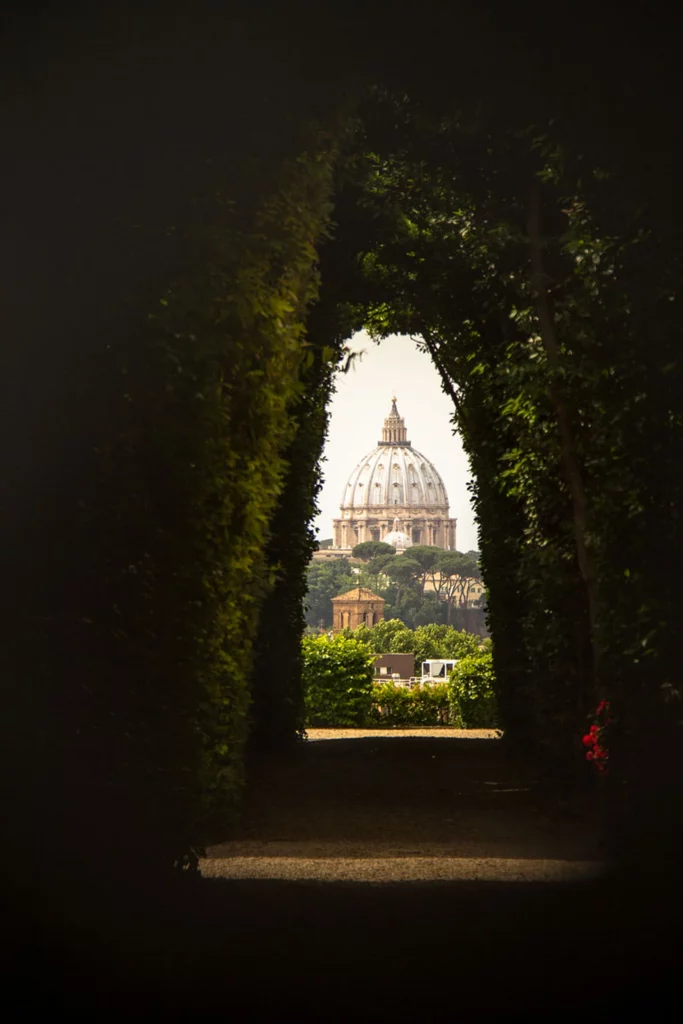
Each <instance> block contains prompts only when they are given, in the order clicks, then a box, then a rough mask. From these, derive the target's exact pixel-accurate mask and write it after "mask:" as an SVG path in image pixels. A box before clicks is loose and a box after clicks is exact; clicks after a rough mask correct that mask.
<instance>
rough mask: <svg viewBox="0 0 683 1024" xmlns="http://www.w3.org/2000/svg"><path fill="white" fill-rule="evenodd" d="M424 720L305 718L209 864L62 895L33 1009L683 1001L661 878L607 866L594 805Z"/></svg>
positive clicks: (199, 1011) (422, 1009)
mask: <svg viewBox="0 0 683 1024" xmlns="http://www.w3.org/2000/svg"><path fill="white" fill-rule="evenodd" d="M419 733H420V734H419V735H417V736H410V735H405V734H403V735H402V734H401V733H400V732H396V733H392V734H391V735H390V736H389V737H386V736H380V735H376V734H368V733H365V734H364V735H363V736H358V735H356V738H350V737H348V736H343V735H342V734H341V733H340V732H338V731H335V733H334V736H335V737H336V738H334V739H332V738H330V734H329V733H328V734H326V733H324V732H317V731H315V730H311V732H310V740H309V741H307V742H306V743H304V744H302V745H301V746H300V747H299V748H298V749H296V750H294V751H293V752H291V753H289V754H287V755H280V756H278V757H273V758H271V759H270V760H265V761H263V762H262V763H261V764H260V766H259V767H258V770H255V771H252V777H251V785H250V790H249V793H248V797H247V800H246V806H245V811H244V815H243V818H242V821H241V824H240V826H239V829H238V830H237V831H235V832H234V833H233V834H232V835H231V836H230V837H229V838H226V839H225V841H224V842H221V843H217V844H216V845H215V846H213V847H211V848H210V849H209V850H208V856H207V857H206V858H205V859H203V860H202V862H201V866H202V875H203V877H200V878H196V879H193V878H191V877H190V878H187V879H182V880H178V881H177V882H176V883H175V885H174V886H173V887H172V889H168V888H166V887H165V886H162V887H161V888H160V890H159V891H158V892H155V891H154V890H153V888H152V889H150V888H149V887H147V886H146V885H144V884H143V885H142V886H140V887H139V888H138V889H137V890H136V891H135V892H134V893H132V894H131V895H128V896H126V895H125V894H123V893H121V892H120V891H116V892H111V893H110V892H108V891H107V890H106V889H103V890H102V891H101V892H100V893H99V894H98V897H97V899H92V900H91V901H88V903H87V904H86V905H84V906H82V907H79V908H78V911H77V913H75V914H72V917H73V920H72V922H71V924H70V925H69V927H68V928H67V927H66V925H65V919H66V916H67V912H68V910H69V908H67V907H64V908H63V909H62V910H61V912H60V919H59V921H57V922H56V924H55V932H54V935H52V936H51V938H50V941H46V943H45V945H46V947H48V948H49V949H50V955H49V957H48V956H42V957H37V958H36V962H37V968H36V970H37V972H38V974H39V976H40V980H41V985H40V987H39V986H37V985H36V984H35V983H32V984H31V985H28V986H26V985H23V987H22V989H21V1000H22V1005H23V1006H24V1007H25V1008H26V1009H28V1008H29V1006H30V1007H31V1008H34V1009H35V1008H37V1009H40V1010H41V1011H42V1010H43V1009H48V1010H49V1012H54V1008H55V1006H58V1007H59V1008H60V1010H67V1011H69V1010H74V1009H76V1010H83V1009H86V1010H88V1011H89V1012H90V1013H91V1014H92V1013H93V1012H95V1013H98V1012H100V1013H101V1014H102V1016H103V1019H111V1016H112V1013H115V1014H116V1017H115V1018H114V1019H118V1016H119V1015H120V1016H121V1017H124V1016H125V1017H128V1016H130V1015H131V1014H133V1015H134V1016H137V1017H139V1016H141V1015H143V1014H144V1015H146V1016H148V1017H150V1018H151V1019H156V1018H158V1017H159V1016H161V1018H162V1019H166V1018H170V1019H177V1018H179V1017H182V1018H183V1019H188V1020H195V1019H202V1018H203V1017H207V1016H210V1017H211V1018H212V1019H213V1018H214V1017H215V1019H221V1020H222V1019H225V1018H226V1017H230V1018H231V1019H235V1020H237V1021H240V1022H241V1021H245V1022H251V1021H259V1022H260V1021H262V1020H263V1021H280V1020H289V1019H297V1020H299V1021H302V1020H303V1021H305V1020H311V1021H316V1022H318V1021H325V1022H327V1021H337V1020H343V1021H349V1020H354V1021H357V1020H359V1021H365V1020H372V1021H380V1022H383V1021H394V1020H400V1021H411V1022H413V1021H414V1022H416V1024H422V1022H423V1021H427V1022H429V1021H432V1020H442V1019H443V1020H451V1019H459V1018H462V1017H463V1014H464V1019H465V1020H469V1019H472V1020H481V1019H486V1015H487V1014H488V1013H491V1014H493V1013H495V1014H496V1015H498V1014H503V1013H504V1014H505V1015H506V1016H509V1015H510V1014H511V1013H512V1015H513V1019H514V1017H515V1016H516V1015H519V1016H520V1017H522V1016H523V1017H524V1019H527V1020H528V1019H529V1015H530V1014H531V1015H538V1019H542V1020H544V1021H546V1020H555V1019H564V1015H566V1014H567V1013H568V1012H570V1013H572V1015H574V1016H579V1017H585V1016H589V1015H590V1017H594V1016H595V1015H596V1014H598V1015H600V1017H601V1019H604V1020H614V1019H616V1017H615V1014H619V1012H620V1011H623V1010H625V1009H628V1011H629V1013H630V1014H631V1016H632V1015H633V1014H634V1013H638V1012H639V1011H641V1010H642V1011H643V1013H646V1012H647V1014H648V1016H652V1014H653V1013H655V1012H661V1011H662V1010H664V1009H666V1010H667V1012H670V1009H671V1005H672V991H673V992H674V993H675V995H674V1000H676V999H678V1002H674V1004H673V1005H679V1003H680V987H679V979H680V969H679V955H678V947H677V945H676V944H672V943H671V942H669V940H668V938H667V936H668V931H669V926H671V927H673V926H675V927H676V928H678V922H677V916H676V915H677V907H676V906H675V902H674V901H672V900H671V896H670V893H669V892H666V891H664V892H662V893H660V894H659V895H657V896H653V895H652V893H650V892H648V893H646V894H644V895H642V894H639V893H638V891H637V890H635V889H634V888H633V887H629V886H628V885H624V883H623V881H621V882H618V881H614V879H613V878H612V877H611V876H610V875H607V876H606V877H605V878H599V877H596V873H597V871H598V870H599V862H600V845H599V835H598V831H597V829H596V827H595V824H594V821H593V816H592V815H591V814H590V813H584V814H582V815H577V814H575V816H574V817H573V818H569V817H568V816H567V815H566V814H565V815H561V814H559V813H558V812H557V810H556V809H551V808H549V807H547V806H546V805H545V804H542V803H541V801H540V799H539V793H540V791H539V789H538V788H537V786H536V782H537V780H533V779H530V778H528V777H526V776H525V773H524V772H523V771H522V770H521V769H520V767H519V765H516V764H515V763H514V762H513V761H512V760H511V759H510V758H509V756H508V755H507V753H506V749H505V744H504V743H501V742H499V741H498V740H497V739H494V738H491V736H490V735H489V737H488V738H485V737H483V736H478V737H477V738H474V737H473V734H470V735H469V736H466V737H464V736H462V735H460V736H459V735H454V734H453V733H448V732H439V735H438V737H434V736H430V735H429V734H428V731H425V730H419ZM667 906H668V907H669V918H668V924H667V923H664V924H663V923H662V907H665V908H666V907H667ZM76 926H77V927H76ZM67 939H68V941H67ZM39 997H40V999H39ZM34 1003H35V1007H34V1006H33V1004H34ZM35 1015H36V1014H35V1013H34V1016H35Z"/></svg>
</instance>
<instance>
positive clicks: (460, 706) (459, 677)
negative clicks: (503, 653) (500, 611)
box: [448, 649, 498, 729]
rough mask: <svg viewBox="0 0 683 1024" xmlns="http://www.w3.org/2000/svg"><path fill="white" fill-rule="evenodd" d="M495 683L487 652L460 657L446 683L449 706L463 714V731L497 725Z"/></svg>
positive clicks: (489, 654) (491, 660)
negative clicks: (448, 693)
mask: <svg viewBox="0 0 683 1024" xmlns="http://www.w3.org/2000/svg"><path fill="white" fill-rule="evenodd" d="M494 682H495V677H494V674H493V656H492V653H491V650H490V649H489V650H484V651H481V652H479V653H477V654H472V655H469V656H468V657H465V658H462V659H461V661H459V662H458V664H457V665H456V666H455V668H454V669H453V671H452V672H451V675H450V680H449V682H448V687H449V692H450V698H451V704H452V707H453V708H454V709H456V708H457V710H458V711H459V712H460V713H461V714H462V719H463V722H464V726H465V728H466V729H494V728H496V727H497V726H498V702H497V700H496V693H495V689H494Z"/></svg>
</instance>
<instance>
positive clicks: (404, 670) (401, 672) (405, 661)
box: [374, 653, 415, 683]
mask: <svg viewBox="0 0 683 1024" xmlns="http://www.w3.org/2000/svg"><path fill="white" fill-rule="evenodd" d="M374 657H375V682H376V683H382V682H384V681H385V680H386V681H387V682H388V681H389V680H390V679H393V678H395V677H398V678H399V679H412V678H413V676H414V675H415V655H414V654H403V653H402V654H375V656H374Z"/></svg>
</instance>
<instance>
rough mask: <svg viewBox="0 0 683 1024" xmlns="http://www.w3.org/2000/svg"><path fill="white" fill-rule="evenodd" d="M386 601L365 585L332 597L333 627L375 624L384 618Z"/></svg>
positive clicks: (343, 627) (337, 629)
mask: <svg viewBox="0 0 683 1024" xmlns="http://www.w3.org/2000/svg"><path fill="white" fill-rule="evenodd" d="M384 605H385V601H384V598H383V597H380V596H379V594H373V592H372V591H371V590H367V589H366V588H365V587H360V586H359V587H354V588H353V590H349V591H347V592H346V593H345V594H340V595H339V597H333V598H332V629H333V630H334V631H335V632H337V631H339V630H341V629H355V628H356V626H362V625H366V626H374V625H375V624H376V623H377V622H380V621H381V620H382V619H383V618H384Z"/></svg>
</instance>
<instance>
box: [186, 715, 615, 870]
mask: <svg viewBox="0 0 683 1024" xmlns="http://www.w3.org/2000/svg"><path fill="white" fill-rule="evenodd" d="M601 860H602V857H601V851H600V837H599V835H598V832H597V829H596V826H595V822H594V820H593V819H592V818H591V816H590V815H588V814H584V815H583V816H581V817H578V818H574V819H573V820H570V819H568V818H566V817H564V818H563V817H561V816H559V815H558V814H557V813H556V812H555V813H551V812H550V811H548V809H547V808H544V809H541V807H540V806H539V801H538V794H537V793H536V792H535V787H534V780H532V779H529V778H526V777H524V774H523V772H521V770H520V768H519V766H518V765H515V764H513V762H512V761H511V760H510V758H509V757H508V756H507V753H506V750H505V745H504V742H503V741H501V740H500V739H498V738H497V734H496V733H495V731H493V730H472V731H469V732H468V731H464V730H456V729H413V730H405V729H400V730H399V729H397V730H361V729H358V730H330V729H311V730H309V739H308V741H307V742H305V743H303V744H302V745H301V746H300V747H299V748H298V749H296V750H295V751H294V752H292V753H291V754H290V755H289V756H287V757H280V758H279V759H277V763H275V762H273V761H270V762H267V763H265V764H262V765H261V766H260V770H259V771H258V772H257V773H255V776H254V778H253V781H252V785H251V788H250V792H249V795H248V798H247V802H246V807H245V811H244V816H243V819H242V822H241V825H240V827H239V829H238V830H237V832H236V834H235V835H234V836H232V837H231V838H230V839H229V840H228V841H226V842H223V843H220V844H217V845H215V846H213V847H211V848H210V849H209V851H208V857H207V859H206V860H204V861H203V862H202V873H203V875H204V876H205V877H221V878H288V879H296V878H299V879H315V878H317V879H327V880H356V881H366V882H374V883H382V882H390V881H430V880H437V879H441V880H445V879H482V880H483V879H488V880H495V881H513V880H521V881H529V880H539V881H540V880H549V879H554V880H561V879H563V878H564V879H567V880H571V879H576V878H580V877H584V878H585V877H593V876H595V875H596V874H598V873H599V872H600V868H601Z"/></svg>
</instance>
